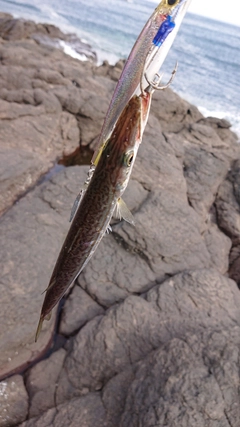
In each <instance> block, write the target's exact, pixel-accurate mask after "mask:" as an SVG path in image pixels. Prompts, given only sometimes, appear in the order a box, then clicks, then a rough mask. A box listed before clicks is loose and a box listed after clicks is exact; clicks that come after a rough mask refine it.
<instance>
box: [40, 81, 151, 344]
mask: <svg viewBox="0 0 240 427" xmlns="http://www.w3.org/2000/svg"><path fill="white" fill-rule="evenodd" d="M151 97H152V90H151V87H150V88H149V91H146V93H144V94H143V95H140V96H137V95H134V96H133V97H132V98H131V99H130V101H129V102H128V104H127V106H126V107H125V108H124V110H123V112H122V113H121V115H120V117H119V119H118V120H117V123H116V126H115V128H114V130H113V132H112V134H111V136H110V138H109V140H108V141H107V144H105V146H104V149H103V150H102V153H101V156H100V158H99V161H98V164H97V166H96V169H95V171H94V173H93V175H92V178H91V180H90V182H89V183H88V186H87V189H86V190H85V192H84V194H83V197H82V200H81V203H80V204H79V206H78V209H77V211H76V213H75V215H74V218H73V221H72V224H71V227H70V229H69V232H68V234H67V237H66V239H65V242H64V244H63V246H62V249H61V252H60V254H59V257H58V260H57V262H56V265H55V268H54V270H53V273H52V277H51V279H50V283H49V286H48V288H47V290H46V295H45V299H44V302H43V306H42V311H41V316H40V320H39V324H38V328H37V332H36V339H35V340H36V341H37V338H38V335H39V333H40V331H41V327H42V323H43V320H44V319H47V320H48V319H49V318H50V314H51V311H52V309H53V307H54V306H55V305H56V304H57V303H58V302H59V300H60V299H61V298H62V297H63V295H64V294H65V292H66V291H67V289H68V288H69V286H70V285H71V284H72V283H73V282H74V280H75V279H76V278H77V276H78V275H79V274H80V273H81V271H82V270H83V268H84V267H85V266H86V264H87V263H88V261H89V260H90V258H91V257H92V255H93V254H94V252H95V250H96V248H97V246H98V244H99V243H100V241H101V239H102V238H103V236H104V234H105V233H106V231H107V229H108V227H109V222H110V220H111V218H112V215H113V212H114V210H115V208H116V207H117V209H118V211H119V216H120V217H123V218H124V219H125V220H126V221H128V222H130V223H131V224H133V223H134V220H133V216H132V214H131V212H130V211H129V210H128V208H127V206H126V205H125V203H124V202H123V200H122V199H121V196H122V194H123V192H124V191H125V189H126V187H127V184H128V181H129V178H130V175H131V171H132V167H133V164H134V161H135V159H136V155H137V151H138V147H139V144H140V142H141V140H142V135H143V131H144V128H145V125H146V123H147V119H148V114H149V108H150V104H151Z"/></svg>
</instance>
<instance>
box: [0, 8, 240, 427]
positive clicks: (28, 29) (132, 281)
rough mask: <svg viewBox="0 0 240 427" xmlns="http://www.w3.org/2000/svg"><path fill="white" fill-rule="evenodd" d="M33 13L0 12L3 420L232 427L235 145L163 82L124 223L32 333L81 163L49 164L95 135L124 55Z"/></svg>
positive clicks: (223, 127)
mask: <svg viewBox="0 0 240 427" xmlns="http://www.w3.org/2000/svg"><path fill="white" fill-rule="evenodd" d="M34 25H35V24H33V23H26V22H25V23H23V22H21V21H16V20H12V18H11V16H3V15H0V36H1V37H2V38H0V58H1V67H0V210H1V212H3V213H4V214H3V215H2V217H1V219H0V233H1V248H0V251H1V253H0V271H1V299H0V324H1V328H0V377H1V379H2V381H1V382H0V426H4V427H5V426H17V425H21V426H22V427H31V426H34V427H35V426H37V427H45V426H46V427H47V426H50V425H51V426H55V427H59V426H64V427H65V426H68V425H69V426H72V427H74V426H76V427H79V426H81V427H84V426H85V427H96V426H100V427H101V426H102V427H103V426H104V427H118V426H119V427H129V426H131V427H135V426H136V427H138V426H140V427H153V426H154V427H155V426H163V425H164V426H167V427H185V426H191V427H203V426H204V427H205V426H206V427H225V426H226V427H229V426H231V427H239V425H240V413H239V367H240V366H239V348H240V346H239V344H240V338H239V337H240V333H239V332H240V309H239V306H240V295H239V290H238V287H237V285H236V282H234V281H233V280H231V279H230V278H229V277H227V276H228V274H229V275H230V277H231V278H233V279H234V280H236V281H237V282H238V283H240V278H239V265H240V263H239V259H240V237H239V236H240V234H239V209H240V208H239V204H240V197H239V182H240V178H239V177H240V174H239V165H240V163H239V162H240V160H239V159H240V146H239V145H238V143H237V139H236V136H235V135H234V134H233V133H232V132H231V131H230V130H229V124H228V123H227V122H226V121H224V120H219V119H214V118H207V119H205V118H203V117H202V115H201V114H200V113H199V111H198V110H197V109H196V107H194V106H192V105H190V104H188V103H187V102H186V101H183V100H182V99H180V98H179V97H178V96H177V95H176V94H174V93H173V92H172V91H171V90H170V89H167V90H166V91H163V92H161V93H156V94H155V95H154V100H153V105H152V110H151V115H150V118H149V123H148V125H147V128H146V131H145V134H144V138H143V142H142V144H141V147H140V150H139V154H138V157H137V160H136V164H135V165H134V170H133V174H132V177H131V181H130V183H129V186H128V188H127V190H126V193H125V195H124V200H125V201H126V203H127V205H128V206H129V208H130V210H131V211H132V212H133V215H134V218H135V222H136V226H135V227H132V226H131V225H129V224H127V223H124V222H119V220H117V219H116V218H113V220H112V230H113V231H112V233H111V234H109V235H106V236H105V237H104V238H103V240H102V242H101V243H100V245H99V248H98V249H97V251H96V253H95V255H94V257H93V258H92V260H91V261H90V262H89V264H88V265H87V267H86V268H85V269H84V271H83V272H82V274H81V275H80V277H79V278H78V279H77V281H76V283H75V285H74V287H72V289H70V291H69V293H68V295H66V297H65V301H64V305H63V307H62V309H61V311H60V310H59V316H58V317H57V316H56V310H55V313H54V315H53V317H52V320H51V321H50V322H45V323H44V327H43V331H42V333H41V335H40V337H39V340H38V342H37V343H35V342H34V335H35V330H36V326H37V322H38V318H39V314H40V309H41V304H42V301H43V295H42V292H43V291H44V290H45V289H46V287H47V284H48V280H49V277H50V274H51V271H52V269H53V266H54V263H55V261H56V258H57V255H58V252H59V250H60V247H61V245H62V242H63V238H64V236H65V234H66V232H67V230H68V227H69V215H70V211H71V206H72V204H73V202H74V200H75V198H76V196H77V194H78V193H79V190H80V188H81V186H82V185H83V182H84V180H85V178H86V174H87V170H88V167H87V166H74V167H70V168H66V169H64V168H63V167H60V166H55V167H54V168H53V169H51V170H50V171H49V168H50V167H51V165H53V164H54V163H55V162H56V161H57V160H58V159H59V158H60V157H61V156H62V155H63V154H66V153H70V152H73V151H74V150H76V149H77V148H79V146H80V153H81V152H82V147H83V146H87V147H88V148H94V146H95V144H96V139H97V136H98V133H99V130H100V127H101V125H102V121H103V118H104V114H105V113H106V110H107V107H108V103H109V101H110V98H111V94H112V92H113V89H114V85H115V81H116V80H117V78H118V77H119V74H120V72H121V67H122V63H121V62H119V63H118V64H117V65H116V66H115V67H110V66H109V65H108V64H107V63H104V64H103V65H102V66H101V67H96V66H94V65H93V63H89V62H86V63H81V62H79V61H77V60H74V59H72V58H70V57H66V56H65V55H64V54H63V52H61V51H59V50H57V49H55V48H54V47H53V46H46V45H43V44H39V37H36V34H35V33H36V29H37V26H36V25H35V27H34ZM44 28H46V27H44V26H43V28H42V27H41V28H40V30H39V32H40V33H41V31H42V33H41V34H42V35H44V34H45V33H44V31H45V30H44ZM49 31H50V30H49ZM51 31H52V37H53V38H56V37H58V38H61V37H62V36H61V33H57V29H54V28H52V29H51ZM51 31H50V32H51ZM46 172H48V173H47V174H46ZM43 174H45V175H44V178H42V179H40V180H39V178H40V177H41V176H42V175H43ZM229 264H230V268H229ZM56 320H57V321H56ZM54 330H55V331H56V336H55V339H53V335H54ZM46 350H48V352H46ZM44 354H45V356H46V357H45V358H44V359H43V360H40V361H39V359H40V358H41V357H42V356H43V355H44ZM33 362H35V364H34V365H33V366H30V365H31V364H32V363H33Z"/></svg>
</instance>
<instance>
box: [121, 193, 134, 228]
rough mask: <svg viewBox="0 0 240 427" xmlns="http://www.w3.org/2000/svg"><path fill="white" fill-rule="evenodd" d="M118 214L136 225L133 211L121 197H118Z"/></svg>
mask: <svg viewBox="0 0 240 427" xmlns="http://www.w3.org/2000/svg"><path fill="white" fill-rule="evenodd" d="M117 215H118V217H119V218H120V219H122V218H123V219H124V220H125V221H127V222H129V223H130V224H132V225H135V221H134V218H133V215H132V213H131V212H130V210H129V209H128V207H127V205H126V203H125V202H124V201H123V199H121V198H120V199H118V201H117Z"/></svg>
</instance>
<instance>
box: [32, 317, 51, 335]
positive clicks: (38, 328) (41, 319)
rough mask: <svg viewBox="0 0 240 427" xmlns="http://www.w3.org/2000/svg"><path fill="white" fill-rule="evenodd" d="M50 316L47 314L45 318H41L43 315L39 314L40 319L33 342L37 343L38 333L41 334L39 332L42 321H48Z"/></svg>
mask: <svg viewBox="0 0 240 427" xmlns="http://www.w3.org/2000/svg"><path fill="white" fill-rule="evenodd" d="M51 314H52V313H49V314H48V315H47V316H43V315H42V314H41V316H40V319H39V322H38V327H37V331H36V335H35V342H37V340H38V337H39V335H40V332H41V330H42V324H43V321H44V320H50V319H51Z"/></svg>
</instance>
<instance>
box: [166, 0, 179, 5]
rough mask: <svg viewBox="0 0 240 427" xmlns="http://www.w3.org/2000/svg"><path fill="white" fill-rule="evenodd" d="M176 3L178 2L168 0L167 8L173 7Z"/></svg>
mask: <svg viewBox="0 0 240 427" xmlns="http://www.w3.org/2000/svg"><path fill="white" fill-rule="evenodd" d="M177 2H178V0H168V6H173V5H174V4H176V3H177Z"/></svg>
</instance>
